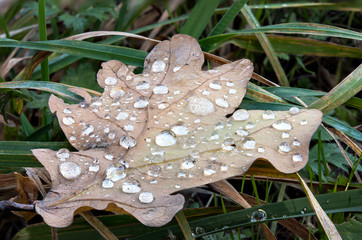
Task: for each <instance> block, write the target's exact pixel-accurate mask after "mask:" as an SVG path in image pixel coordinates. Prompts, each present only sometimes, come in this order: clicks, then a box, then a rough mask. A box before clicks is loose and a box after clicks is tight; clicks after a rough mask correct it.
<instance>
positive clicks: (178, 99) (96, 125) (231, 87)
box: [33, 35, 322, 227]
mask: <svg viewBox="0 0 362 240" xmlns="http://www.w3.org/2000/svg"><path fill="white" fill-rule="evenodd" d="M203 63H204V57H203V53H202V51H201V49H200V46H199V45H198V43H197V41H196V40H195V39H194V38H192V37H190V36H187V35H175V36H174V37H172V39H171V40H170V41H163V42H161V43H159V44H158V45H157V46H156V47H155V48H154V49H153V50H152V52H151V53H150V54H149V55H148V57H147V58H146V60H145V64H144V71H143V73H142V74H138V75H135V74H133V72H132V71H130V70H129V69H128V68H127V67H126V66H125V65H124V64H123V63H121V62H119V61H108V62H106V63H103V64H102V67H103V69H101V70H100V71H99V72H98V75H97V80H98V84H99V85H100V86H101V87H102V88H104V92H103V95H102V96H101V97H93V98H92V97H91V96H90V95H89V94H88V93H86V92H85V91H84V90H80V89H74V90H73V91H74V92H75V93H77V94H79V95H81V96H82V97H83V98H84V102H81V103H79V104H74V105H68V104H65V103H64V102H63V101H62V100H61V99H59V98H57V97H55V96H51V97H50V99H49V106H50V109H51V111H52V112H56V114H57V117H58V119H59V123H60V126H61V128H62V129H63V131H64V133H65V134H66V136H67V138H68V139H69V141H70V143H71V144H72V145H73V146H74V147H75V148H76V149H77V150H79V151H78V152H69V151H68V150H67V149H60V150H59V151H52V150H48V149H36V150H33V153H34V155H35V156H36V157H37V158H38V159H39V161H40V162H41V163H42V164H43V165H44V167H45V168H46V169H47V170H48V171H49V173H50V176H51V179H52V188H51V191H50V192H49V193H48V195H47V196H46V197H45V199H44V200H42V201H38V202H37V203H36V211H37V212H38V213H39V214H41V215H42V216H43V218H44V220H45V222H46V223H47V224H49V225H51V226H53V227H66V226H68V225H70V224H71V223H72V221H73V215H74V214H76V212H77V211H81V210H83V209H86V208H88V209H89V208H93V209H107V210H112V211H123V210H124V211H126V212H128V213H130V214H132V215H133V216H135V217H136V218H137V219H138V220H140V221H141V222H142V223H143V224H145V225H148V226H161V225H163V224H166V223H167V222H169V221H170V220H171V219H172V217H173V216H174V214H175V213H176V212H177V211H179V210H180V209H182V207H183V204H184V197H183V196H182V195H180V194H176V195H171V194H172V193H175V192H177V191H179V190H182V189H185V188H192V187H196V186H200V185H203V184H207V183H211V182H215V181H219V180H222V179H225V178H228V177H232V176H235V175H242V174H243V173H244V172H246V171H247V169H248V168H249V167H250V166H251V164H252V163H253V162H254V161H255V160H256V159H258V158H263V159H266V160H268V161H269V162H271V164H273V165H274V166H275V167H276V168H277V169H278V170H279V171H282V172H284V173H292V172H296V171H298V170H300V169H301V168H303V167H304V166H305V164H306V163H307V161H308V147H309V141H310V138H311V135H312V134H313V133H314V131H315V130H316V129H317V127H318V126H319V124H320V122H321V117H322V113H321V112H320V111H318V110H302V109H298V108H291V109H290V110H289V111H280V112H277V111H276V112H272V111H260V110H255V111H247V110H243V109H239V110H236V111H235V109H236V108H237V107H238V106H239V104H240V102H241V100H242V98H243V96H244V94H245V91H246V85H247V82H248V81H249V79H250V77H251V75H252V72H253V65H252V63H251V62H250V61H249V60H247V59H242V60H239V61H235V62H232V63H230V64H225V65H222V66H219V67H216V68H214V69H212V70H209V71H202V70H201V68H202V65H203ZM231 114H232V116H230V115H231Z"/></svg>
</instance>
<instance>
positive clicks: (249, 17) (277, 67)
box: [241, 4, 289, 86]
mask: <svg viewBox="0 0 362 240" xmlns="http://www.w3.org/2000/svg"><path fill="white" fill-rule="evenodd" d="M241 12H242V14H243V15H244V17H245V18H246V21H247V22H248V23H249V25H250V26H251V27H252V28H260V24H259V22H258V20H257V19H256V18H255V16H254V14H253V13H252V11H251V10H250V8H249V7H248V5H246V4H245V6H244V8H243V9H241ZM256 37H257V38H258V40H259V43H260V45H261V46H262V47H263V49H264V52H265V54H266V55H267V57H268V59H269V61H270V64H271V65H272V66H273V69H274V71H275V74H276V75H277V78H278V80H279V83H280V85H282V86H289V82H288V78H287V75H286V74H285V72H284V70H283V67H282V65H281V64H280V62H279V59H278V56H277V54H276V52H275V51H274V48H273V46H272V44H271V43H270V41H269V39H268V38H267V36H266V35H265V34H264V33H257V34H256Z"/></svg>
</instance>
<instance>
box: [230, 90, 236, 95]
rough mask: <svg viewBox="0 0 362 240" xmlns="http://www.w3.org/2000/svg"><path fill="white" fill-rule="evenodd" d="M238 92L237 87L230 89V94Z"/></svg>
mask: <svg viewBox="0 0 362 240" xmlns="http://www.w3.org/2000/svg"><path fill="white" fill-rule="evenodd" d="M236 93H237V91H236V89H233V88H232V89H229V94H230V95H232V94H236Z"/></svg>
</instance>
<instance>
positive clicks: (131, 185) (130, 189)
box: [122, 179, 141, 193]
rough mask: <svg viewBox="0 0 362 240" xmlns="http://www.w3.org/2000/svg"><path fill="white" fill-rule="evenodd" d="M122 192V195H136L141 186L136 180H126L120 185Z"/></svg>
mask: <svg viewBox="0 0 362 240" xmlns="http://www.w3.org/2000/svg"><path fill="white" fill-rule="evenodd" d="M122 191H123V192H124V193H138V192H140V191H141V186H140V184H139V182H138V181H137V180H134V179H131V180H127V181H125V182H124V183H123V184H122Z"/></svg>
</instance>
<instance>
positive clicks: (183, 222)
mask: <svg viewBox="0 0 362 240" xmlns="http://www.w3.org/2000/svg"><path fill="white" fill-rule="evenodd" d="M175 218H176V220H177V222H178V225H179V226H180V228H181V231H182V233H183V235H184V237H185V239H186V240H194V239H195V238H194V236H193V235H192V231H191V228H190V225H189V223H188V221H187V219H186V216H185V214H184V213H183V210H181V211H178V212H177V213H176V215H175Z"/></svg>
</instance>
